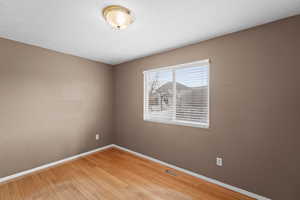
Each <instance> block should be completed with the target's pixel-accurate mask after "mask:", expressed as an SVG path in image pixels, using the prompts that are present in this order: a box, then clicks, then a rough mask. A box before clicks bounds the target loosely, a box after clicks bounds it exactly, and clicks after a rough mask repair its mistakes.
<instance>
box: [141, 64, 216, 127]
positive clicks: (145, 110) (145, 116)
mask: <svg viewBox="0 0 300 200" xmlns="http://www.w3.org/2000/svg"><path fill="white" fill-rule="evenodd" d="M200 66H203V67H204V66H207V73H208V77H207V78H208V82H207V88H208V92H207V93H208V96H207V101H208V105H207V109H208V112H207V123H200V122H189V121H181V120H174V119H173V120H163V119H153V118H149V116H148V105H146V104H145V99H148V88H146V87H147V85H148V84H147V76H146V75H145V74H146V73H149V72H157V71H162V70H173V69H183V68H189V67H200ZM210 67H211V66H210V59H205V60H200V61H195V62H191V63H184V64H179V65H173V66H167V67H159V68H154V69H149V70H144V71H143V79H144V87H143V88H144V96H143V119H144V121H147V122H155V123H163V124H172V125H181V126H190V127H195V128H205V129H209V128H210Z"/></svg>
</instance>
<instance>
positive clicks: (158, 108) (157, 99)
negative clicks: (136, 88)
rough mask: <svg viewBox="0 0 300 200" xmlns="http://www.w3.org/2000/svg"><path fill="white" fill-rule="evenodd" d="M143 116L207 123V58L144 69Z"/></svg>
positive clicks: (199, 123)
mask: <svg viewBox="0 0 300 200" xmlns="http://www.w3.org/2000/svg"><path fill="white" fill-rule="evenodd" d="M144 120H147V121H154V122H161V123H171V124H178V125H187V126H195V127H203V128H208V127H209V60H203V61H199V62H194V63H188V64H182V65H177V66H172V67H164V68H159V69H154V70H148V71H144Z"/></svg>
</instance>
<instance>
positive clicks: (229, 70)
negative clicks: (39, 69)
mask: <svg viewBox="0 0 300 200" xmlns="http://www.w3.org/2000/svg"><path fill="white" fill-rule="evenodd" d="M196 28H197V27H196ZM179 31H180V30H179ZM207 58H210V59H211V61H212V63H211V88H210V89H211V90H210V92H211V107H210V108H211V113H210V114H211V128H210V129H207V130H206V129H201V128H191V127H184V126H176V125H166V124H159V123H150V122H145V121H143V74H142V72H143V70H146V69H150V68H155V67H162V66H169V65H175V64H179V63H186V62H191V61H196V60H201V59H207ZM114 80H115V110H114V112H115V115H114V116H115V125H114V127H115V130H114V133H115V134H116V135H115V137H116V138H115V141H116V142H117V144H119V145H121V146H124V147H127V148H129V149H132V150H134V151H137V152H140V153H144V154H146V155H150V156H153V157H155V158H158V159H160V160H163V161H166V162H169V163H172V164H175V165H177V166H180V167H183V168H186V169H189V170H192V171H194V172H198V173H200V174H202V175H205V176H208V177H211V178H215V179H217V180H220V181H222V182H225V183H228V184H231V185H234V186H238V187H240V188H244V189H246V190H248V191H251V192H254V193H258V194H260V195H264V196H267V197H272V199H274V200H283V199H284V200H295V199H298V198H299V197H300V190H299V187H300V184H299V182H300V180H299V169H300V156H299V152H300V16H296V17H292V18H289V19H285V20H281V21H278V22H275V23H271V24H267V25H264V26H259V27H256V28H252V29H249V30H246V31H242V32H238V33H234V34H230V35H227V36H223V37H219V38H216V39H212V40H209V41H205V42H201V43H199V44H196V45H192V46H188V47H185V48H180V49H177V50H174V51H170V52H166V53H162V54H159V55H154V56H150V57H146V58H142V59H138V60H135V61H132V62H128V63H125V64H121V65H119V66H116V67H115V68H114ZM217 156H221V157H223V158H224V166H223V167H217V166H216V165H215V159H216V157H217Z"/></svg>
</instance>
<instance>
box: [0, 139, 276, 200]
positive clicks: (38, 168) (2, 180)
mask: <svg viewBox="0 0 300 200" xmlns="http://www.w3.org/2000/svg"><path fill="white" fill-rule="evenodd" d="M111 147H115V148H118V149H121V150H123V151H127V152H130V153H132V154H134V155H137V156H140V157H142V158H146V159H148V160H151V161H153V162H157V163H159V164H162V165H165V166H167V167H170V168H173V169H176V170H178V171H181V172H184V173H187V174H189V175H191V176H194V177H197V178H200V179H203V180H205V181H208V182H210V183H214V184H216V185H219V186H222V187H224V188H227V189H229V190H233V191H235V192H239V193H241V194H244V195H246V196H249V197H252V198H255V199H257V200H271V199H269V198H266V197H263V196H260V195H257V194H254V193H252V192H248V191H246V190H243V189H240V188H238V187H234V186H231V185H228V184H226V183H222V182H220V181H218V180H215V179H212V178H208V177H206V176H203V175H200V174H197V173H195V172H192V171H189V170H186V169H183V168H180V167H177V166H175V165H172V164H169V163H166V162H163V161H160V160H158V159H155V158H152V157H150V156H146V155H144V154H141V153H138V152H135V151H132V150H129V149H126V148H124V147H121V146H118V145H116V144H110V145H106V146H103V147H100V148H97V149H94V150H92V151H88V152H85V153H81V154H78V155H75V156H71V157H68V158H65V159H62V160H59V161H55V162H52V163H48V164H45V165H42V166H39V167H35V168H33V169H29V170H26V171H23V172H19V173H16V174H13V175H10V176H6V177H3V178H0V183H2V182H6V181H9V180H12V179H15V178H18V177H21V176H24V175H27V174H30V173H33V172H36V171H39V170H42V169H46V168H49V167H52V166H55V165H58V164H61V163H64V162H67V161H71V160H74V159H76V158H79V157H83V156H86V155H89V154H92V153H95V152H97V151H101V150H104V149H108V148H111Z"/></svg>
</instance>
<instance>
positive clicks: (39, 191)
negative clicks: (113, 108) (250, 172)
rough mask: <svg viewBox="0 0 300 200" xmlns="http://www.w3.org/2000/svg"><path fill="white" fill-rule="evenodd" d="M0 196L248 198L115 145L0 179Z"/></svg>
mask: <svg viewBox="0 0 300 200" xmlns="http://www.w3.org/2000/svg"><path fill="white" fill-rule="evenodd" d="M166 170H171V171H172V173H174V174H173V175H172V174H168V173H166ZM0 199H1V200H2V199H5V200H65V199H72V200H126V199H128V200H194V199H197V200H253V198H250V197H247V196H245V195H242V194H239V193H236V192H234V191H231V190H228V189H225V188H223V187H220V186H218V185H215V184H212V183H209V182H206V181H204V180H201V179H198V178H196V177H193V176H190V175H188V174H185V173H183V172H180V171H177V170H175V169H171V168H169V167H166V166H164V165H161V164H159V163H155V162H152V161H150V160H147V159H144V158H141V157H137V156H135V155H133V154H131V153H128V152H125V151H122V150H120V149H117V148H110V149H106V150H103V151H100V152H97V153H94V154H91V155H88V156H85V157H82V158H79V159H77V160H73V161H70V162H67V163H64V164H62V165H58V166H54V167H52V168H49V169H46V170H43V171H39V172H36V173H33V174H30V175H28V176H25V177H23V178H20V179H16V180H13V181H10V182H7V183H5V184H1V185H0Z"/></svg>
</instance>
